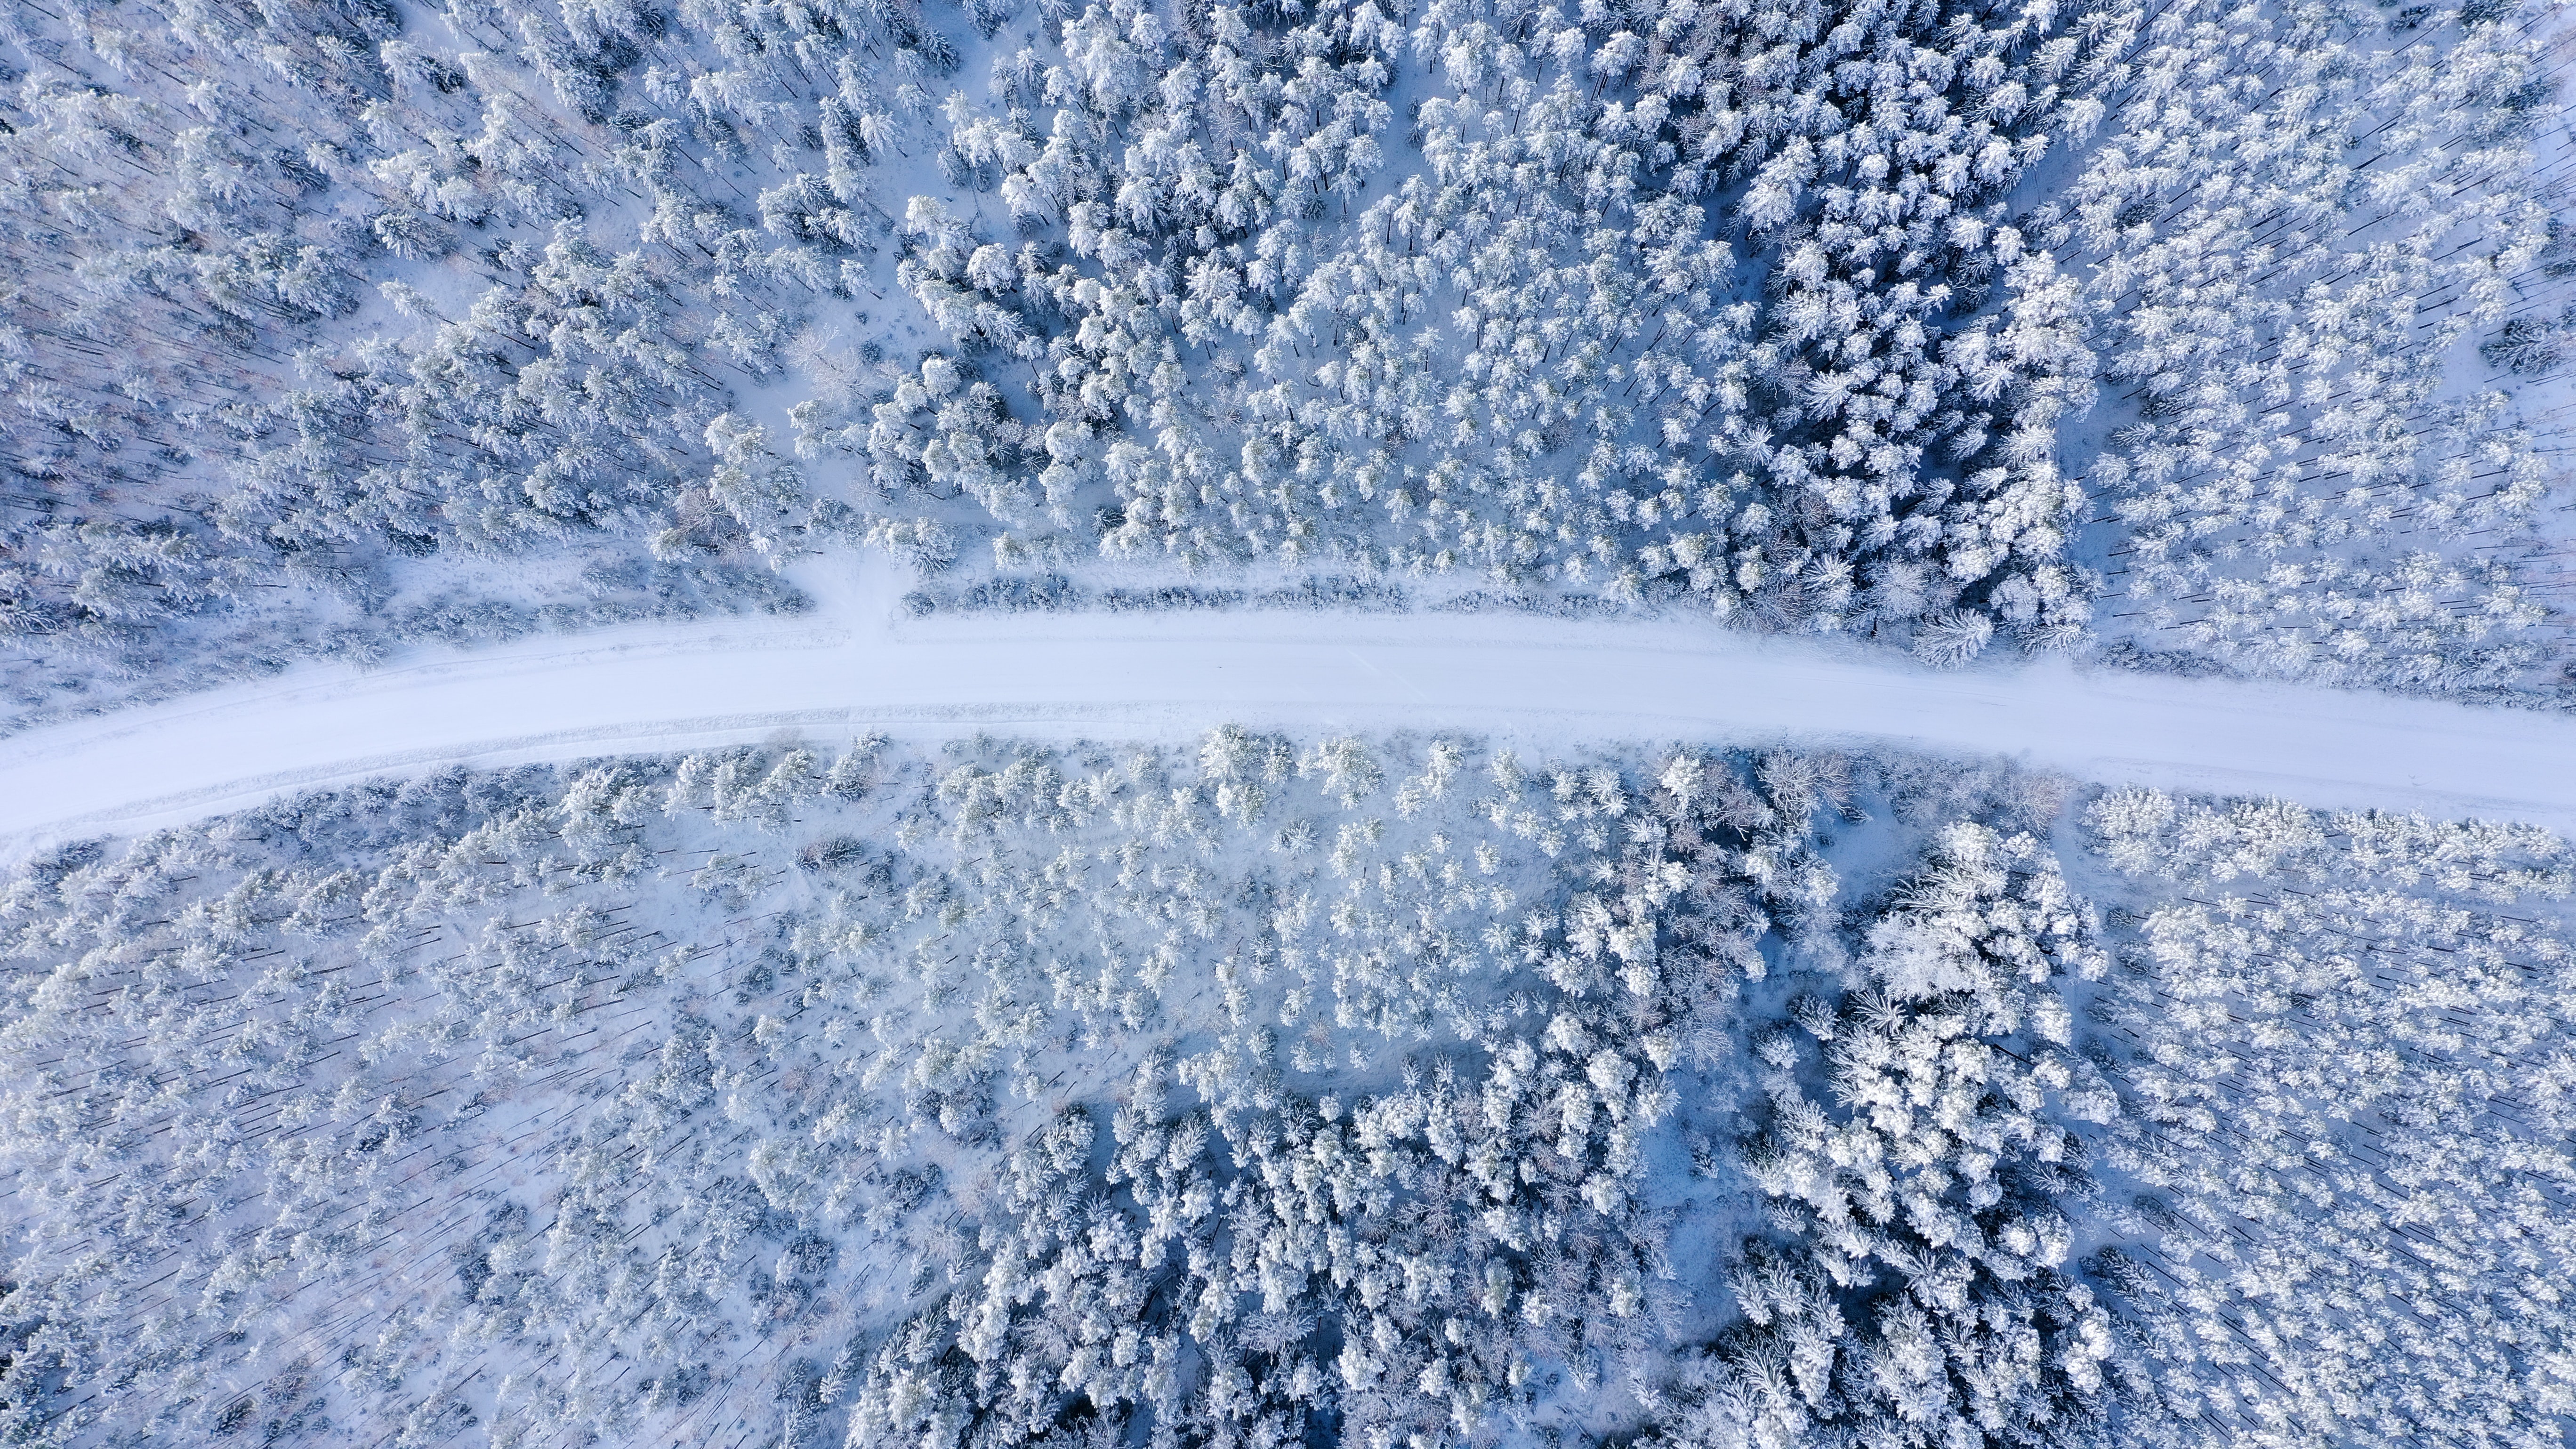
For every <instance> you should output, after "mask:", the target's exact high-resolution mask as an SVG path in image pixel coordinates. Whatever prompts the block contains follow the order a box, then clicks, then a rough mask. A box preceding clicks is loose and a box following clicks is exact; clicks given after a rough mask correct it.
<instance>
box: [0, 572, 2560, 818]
mask: <svg viewBox="0 0 2576 1449" xmlns="http://www.w3.org/2000/svg"><path fill="white" fill-rule="evenodd" d="M868 567H869V569H870V570H871V576H869V577H868V578H866V580H865V581H864V583H863V584H862V585H861V586H857V587H853V588H848V589H845V590H843V591H842V592H841V595H840V596H839V597H827V599H826V605H825V607H824V609H823V610H822V611H821V612H820V613H819V614H818V615H815V616H808V617H806V618H803V619H798V620H793V621H757V622H725V623H717V624H700V625H692V626H683V627H676V628H674V627H667V626H655V627H638V628H631V629H623V630H614V631H609V632H607V633H604V634H599V635H588V636H583V637H581V638H577V639H562V638H553V637H547V638H538V639H529V640H522V641H519V642H517V643H515V644H511V645H505V646H500V647H494V648H488V649H481V650H474V651H463V652H459V651H437V652H432V651H420V652H416V653H415V654H413V655H410V656H406V657H403V658H399V659H397V660H395V661H392V662H391V663H390V664H389V665H388V666H385V667H379V668H375V669H371V670H363V671H362V670H357V669H352V668H349V667H347V666H337V665H333V666H318V665H317V666H309V667H305V668H300V669H296V670H292V671H289V672H287V673H285V674H282V675H279V676H277V677H275V678H272V679H269V680H265V681H262V682H259V683H257V684H251V685H244V686H237V687H230V688H226V689H222V690H217V691H210V692H208V693H204V694H200V695H195V696H190V697H187V698H183V699H178V700H173V701H170V702H167V703H164V704H159V705H153V706H147V707H143V708H138V709H131V710H124V711H119V712H117V713H113V714H109V715H104V716H101V717H98V718H95V719H86V720H78V721H73V722H70V723H66V724H62V725H57V726H53V727H49V728H45V729H41V730H34V731H29V732H27V733H25V734H22V735H19V736H17V737H15V738H12V739H9V740H7V741H5V742H0V849H5V850H6V851H7V852H8V853H10V854H16V853H18V852H21V851H23V850H26V849H29V848H32V847H36V846H40V845H42V844H44V843H46V842H48V841H51V840H58V839H63V838H67V837H72V836H77V835H92V834H107V833H127V832H131V831H135V830H141V829H148V828H151V827H154V826H158V825H165V824H171V823H175V822H178V821H181V820H185V819H188V818H192V817H195V816H199V815H203V814H207V813H210V812H213V811H217V810H223V809H230V808H235V807H238V806H242V805H245V804H249V803H252V802H254V801H257V800H260V799H264V798H267V797H270V796H273V795H275V794H278V793H281V792H285V791H291V790H295V789H300V788H306V787H311V786H317V785H326V784H333V783H339V782H344V781H349V780H354V779H359V778H363V777H366V776H370V775H377V774H383V773H388V772H396V771H407V770H416V769H420V768H423V767H428V766H433V765H438V764H444V763H449V762H467V763H473V764H480V765H491V764H502V763H511V762H518V761H527V760H565V759H578V758H583V757H588V756H596V755H605V754H615V753H629V752H638V751H661V750H675V749H686V748H697V747H703V746H706V745H710V744H717V743H728V742H740V741H752V740H760V739H764V738H771V737H775V736H777V735H779V734H780V733H781V732H783V731H784V732H794V733H797V734H801V735H803V736H805V737H807V738H811V739H815V740H817V741H829V740H831V739H834V738H836V737H840V736H845V735H847V734H849V733H852V732H854V731H857V730H862V729H880V730H884V731H886V732H888V733H894V734H918V735H947V734H953V733H955V732H957V731H959V730H960V729H975V728H990V729H994V730H996V731H1009V732H1013V733H1023V734H1026V733H1034V734H1040V735H1044V736H1048V737H1067V736H1088V737H1093V738H1135V737H1157V738H1177V737H1185V736H1187V735H1189V734H1193V733H1195V732H1197V731H1199V730H1202V729H1205V728H1207V727H1208V726H1210V725H1213V724H1216V723H1221V722H1224V721H1228V720H1234V721H1240V722H1244V723H1257V724H1272V725H1284V726H1293V727H1298V728H1303V729H1329V728H1371V729H1384V728H1398V727H1401V728H1414V729H1423V730H1431V729H1444V728H1446V729H1461V730H1468V731H1473V732H1475V733H1478V734H1482V735H1485V736H1488V737H1492V738H1495V739H1497V740H1500V741H1504V742H1510V743H1515V744H1519V745H1523V746H1525V747H1528V748H1532V749H1539V750H1545V749H1549V748H1552V747H1557V746H1561V745H1564V744H1568V743H1571V742H1572V741H1575V740H1578V739H1599V738H1624V739H1641V740H1649V741H1660V740H1682V739H1688V740H1696V741H1703V742H1710V743H1761V742H1767V741H1773V740H1783V739H1800V740H1807V741H1833V742H1838V743H1848V744H1894V745H1901V746H1909V747H1914V748H1919V749H1925V750H1931V751H1936V752H1944V753H1953V754H1956V753H1971V754H1979V755H2001V756H2008V757H2013V758H2017V759H2020V760H2023V761H2025V762H2027V763H2030V764H2034V765H2039V766H2043V767H2047V768H2053V769H2059V770H2063V771H2066V772H2069V773H2072V774H2076V775H2080V776H2083V777H2086V778H2090V779H2098V780H2105V781H2118V782H2126V781H2137V782H2144V783H2152V784H2159V785H2166V786H2173V787H2183V788H2191V789H2205V790H2218V791H2228V792H2245V793H2267V794H2276V795H2281V796H2285V797H2288V798H2291V799H2296V800H2301V801H2304V802H2306V803H2310V804H2315V805H2322V806H2354V805H2375V806H2381V807H2387V808H2406V809H2424V810H2429V811H2437V812H2445V813H2451V814H2478V815H2486V816H2491V817H2511V818H2517V819H2525V820H2530V821H2533V822H2535V823H2539V824H2544V825H2548V826H2551V827H2553V828H2556V829H2559V830H2561V831H2568V832H2571V833H2576V720H2571V719H2568V718H2565V717H2560V716H2554V715H2544V714H2537V713H2526V712H2519V711H2510V710H2499V709H2491V708H2482V707H2473V706H2463V705H2451V704H2438V703H2432V702H2427V701H2420V700H2404V699H2394V698H2389V697H2385V696H2380V695H2373V694H2367V693H2355V692H2346V691H2333V690H2321V689H2306V688H2297V687H2290V686H2281V685H2254V684H2239V683H2227V682H2218V681H2208V680H2186V679H2178V678H2170V677H2165V676H2157V675H2140V674H2131V673H2121V672H2109V671H2079V670H2077V669H2075V668H2073V667H2071V666H2069V665H2066V664H2064V663H2062V662H2053V661H2052V662H2040V663H2027V662H2022V661H2018V660H1997V661H1993V662H1992V663H1991V664H1989V665H1988V666H1986V667H1979V668H1970V669H1967V670H1960V671H1949V672H1942V671H1934V670H1930V669H1926V668H1922V667H1919V666H1917V665H1914V664H1912V663H1910V662H1908V661H1905V660H1903V659H1901V658H1898V657H1895V656H1892V655H1890V654H1888V653H1886V652H1884V651H1878V650H1865V649H1861V648H1857V647H1851V646H1835V645H1831V644H1818V643H1813V642H1801V641H1787V640H1776V639H1756V638H1748V637H1744V636H1738V635H1730V634H1724V633H1720V632H1719V631H1717V630H1715V629H1713V628H1710V627H1708V626H1706V625H1694V624H1692V623H1689V622H1686V621H1648V622H1620V621H1583V622H1576V621H1566V620H1556V619H1543V618H1529V617H1519V616H1501V615H1492V614H1484V615H1472V616H1450V615H1439V614H1375V615H1353V614H1329V613H1311V612H1277V613H1210V614H1078V613H1063V614H1030V615H978V616H965V617H957V618H932V619H926V620H905V619H900V618H898V617H897V611H896V610H895V608H894V605H893V595H894V592H895V585H894V581H893V580H892V579H891V577H890V576H888V574H887V571H886V570H885V568H884V566H883V565H882V564H881V563H873V562H872V563H871V564H870V565H869V566H868Z"/></svg>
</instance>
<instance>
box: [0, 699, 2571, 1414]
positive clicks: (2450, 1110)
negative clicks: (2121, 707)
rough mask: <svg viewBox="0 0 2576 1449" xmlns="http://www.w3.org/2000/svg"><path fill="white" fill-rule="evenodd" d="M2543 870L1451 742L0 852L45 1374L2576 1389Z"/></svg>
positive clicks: (2228, 1396) (482, 781)
mask: <svg viewBox="0 0 2576 1449" xmlns="http://www.w3.org/2000/svg"><path fill="white" fill-rule="evenodd" d="M2571 884H2576V861H2571V859H2570V852H2569V850H2568V848H2567V847H2566V846H2565V844H2564V843H2563V842H2562V841H2561V840H2559V839H2558V838H2557V837H2554V836H2551V835H2549V834H2547V833H2545V832H2540V831H2536V830H2529V829H2523V828H2517V827H2508V826H2500V825H2491V824H2481V823H2476V822H2449V821H2438V820H2431V819H2426V818H2423V817H2414V816H2396V815H2386V814H2370V813H2339V814H2329V813H2323V812H2315V811H2310V810H2306V809H2303V808H2300V807H2296V806H2291V805H2286V804H2282V803H2280V802H2271V801H2257V800H2244V801H2226V800H2211V799H2200V798H2193V797H2188V796H2171V795H2166V794H2161V793H2156V792H2152V791H2145V790H2136V789H2127V790H2111V791H2104V790H2100V789H2096V788H2091V787H2083V786H2079V785H2076V784H2074V783H2073V782H2069V781H2065V780H2062V779H2057V778H2053V777H2046V776H2038V775H2032V774H2027V773H2022V772H2018V771H2015V770H2013V769H2011V768H2009V767H2005V766H2000V765H1978V764H1975V763H1973V762H1961V761H1956V760H1933V759H1923V758H1915V757H1905V756H1897V755H1887V756H1881V757H1860V756H1852V755H1838V754H1831V753H1823V752H1815V751H1807V752H1792V751H1786V750H1781V751H1771V752H1765V753H1760V754H1745V753H1741V752H1734V753H1729V752H1720V751H1713V750H1704V749H1695V748H1689V747H1672V748H1664V749H1656V750H1647V749H1621V750H1612V749H1600V750H1594V751H1591V752H1585V753H1578V754H1576V755H1573V756H1570V757H1566V758H1540V757H1537V756H1535V755H1530V756H1523V755H1520V754H1516V753H1515V752H1514V751H1513V750H1511V749H1509V748H1505V747H1502V746H1499V745H1495V744H1492V743H1490V742H1485V741H1480V740H1477V739H1474V738H1469V737H1464V736H1439V735H1435V736H1392V737H1390V736H1372V737H1337V736H1312V737H1296V738H1291V737H1285V736H1278V735H1271V734H1264V733H1261V732H1258V731H1252V730H1246V729H1241V728H1226V729H1221V730H1218V731H1215V732H1213V733H1211V734H1209V735H1208V736H1206V737H1205V738H1204V739H1203V740H1201V741H1198V742H1197V743H1196V744H1195V745H1194V746H1193V747H1186V748H1176V747H1173V746H1168V745H1121V744H1114V743H1103V744H1098V745H1044V744H1038V743H1032V742H1021V741H1012V740H1003V739H990V738H976V739H971V740H958V741H955V742H952V743H949V744H946V745H909V744H900V743H888V742H886V741H884V740H881V739H877V738H873V737H861V738H857V739H852V740H846V741H838V742H833V743H831V744H828V745H827V744H810V743H804V742H799V741H794V740H787V739H781V740H779V741H776V742H774V743H772V744H771V745H769V746H767V747H763V748H748V747H746V748H741V749H735V750H729V751H722V752H717V753H710V754H701V755H694V756H689V757H686V758H678V759H669V758H663V759H624V760H611V761H603V762H595V763H590V764H584V765H579V766H572V767H564V768H560V769H558V768H555V767H544V766H531V767H525V768H522V769H519V770H515V771H503V772H485V773H474V772H468V771H464V770H452V771H449V772H447V773H444V774H436V775H429V776H423V777H416V778H412V779H409V780H401V781H386V782H384V783H381V784H378V785H371V786H367V787H362V788H357V789H352V790H348V791H344V792H340V793H336V794H317V795H307V796H303V797H299V798H294V799H288V800H283V801H280V802H278V803H275V804H271V805H268V806H264V807H261V808H259V809H255V810H251V811H247V812H242V813H237V814H233V815H228V816H224V817H220V818H216V819H211V820H207V821H205V822H203V823H200V824H196V825H191V826H189V827H187V828H184V829H177V830H171V831H165V832H162V833H159V834H155V835H151V836H148V837H143V838H139V839H132V840H126V841H119V842H101V843H92V844H86V845H79V846H72V847H66V848H61V849H58V850H56V851H54V852H52V853H50V854H49V855H47V856H45V857H43V858H41V859H38V860H36V861H33V862H31V863H28V864H26V865H24V866H23V867H21V868H20V869H18V871H17V872H16V873H15V874H14V875H13V876H11V877H10V878H9V880H8V882H7V884H6V887H5V895H0V927H5V931H6V940H7V948H6V958H7V966H6V974H5V977H0V983H5V984H0V991H5V1004H4V1005H0V1064H5V1065H4V1066H0V1110H5V1112H6V1113H7V1126H6V1131H5V1133H0V1152H5V1156H6V1161H5V1164H0V1171H5V1172H6V1173H7V1174H8V1180H9V1184H10V1193H11V1197H10V1201H11V1203H12V1214H11V1223H12V1227H13V1230H14V1231H15V1233H16V1234H17V1238H16V1239H15V1241H14V1242H13V1246H12V1249H11V1254H10V1259H9V1261H8V1264H7V1268H6V1292H5V1295H4V1296H0V1333H5V1335H6V1340H7V1348H6V1365H5V1368H0V1414H5V1416H6V1419H5V1422H6V1425H7V1430H6V1432H7V1434H8V1437H9V1439H10V1442H13V1443H35V1444H62V1445H73V1444H106V1443H118V1444H153V1443H199V1442H205V1443H230V1442H244V1443H250V1442H257V1443H272V1444H352V1445H358V1444H365V1445H379V1444H403V1445H433V1444H441V1443H447V1442H450V1441H457V1442H473V1443H480V1442H485V1441H486V1440H488V1441H489V1442H492V1443H495V1444H510V1445H538V1444H556V1443H617V1444H637V1445H648V1444H670V1445H681V1444H710V1445H726V1446H739V1445H762V1446H766V1445H787V1446H799V1445H809V1444H820V1443H830V1442H835V1441H838V1442H841V1443H845V1444H847V1445H850V1446H855V1449H873V1446H880V1445H885V1446H891V1445H897V1444H903V1445H912V1444H921V1445H930V1446H949V1449H955V1446H968V1445H972V1446H987V1445H994V1446H998V1445H1008V1444H1021V1443H1052V1444H1065V1445H1072V1444H1084V1445H1099V1446H1106V1445H1116V1444H1128V1443H1151V1444H1158V1445H1160V1444H1170V1445H1178V1444H1236V1445H1247V1446H1249V1445H1272V1446H1277V1445H1290V1444H1299V1443H1317V1442H1325V1443H1348V1444H1353V1445H1370V1446H1380V1449H1391V1446H1396V1445H1404V1446H1407V1449H1424V1446H1430V1445H1435V1444H1438V1445H1448V1444H1459V1445H1468V1444H1475V1445H1484V1444H1498V1443H1515V1444H1519V1443H1531V1442H1544V1443H1549V1444H1561V1443H1563V1442H1566V1436H1569V1435H1571V1436H1575V1437H1577V1438H1580V1439H1582V1440H1584V1441H1585V1442H1596V1441H1601V1440H1605V1439H1611V1438H1619V1439H1623V1440H1626V1441H1632V1442H1636V1443H1639V1444H1642V1445H1656V1446H1668V1449H1684V1446H1703V1445H1704V1446H1711V1449H1716V1446H1727V1449H1733V1446H1740V1445H1763V1446H1788V1445H1803V1444H1819V1445H1823V1444H1836V1445H1843V1444H1848V1445H2006V1444H2013V1445H2027V1444H2040V1445H2079V1444H2082V1445H2092V1444H2113V1443H2118V1444H2173V1445H2184V1444H2190V1445H2202V1444H2207V1445H2220V1444H2226V1445H2247V1444H2280V1445H2290V1444H2300V1445H2307V1444H2351V1445H2361V1444H2370V1445H2383V1444H2384V1445H2410V1446H2411V1445H2426V1444H2458V1445H2481V1446H2483V1445H2498V1446H2505V1445H2514V1446H2521V1445H2536V1444H2544V1443H2556V1442H2558V1441H2559V1435H2560V1425H2561V1424H2562V1423H2563V1422H2564V1421H2563V1418H2562V1417H2561V1416H2563V1415H2564V1414H2566V1413H2567V1412H2569V1410H2570V1408H2571V1406H2576V1343H2571V1336H2570V1325H2569V1321H2568V1319H2567V1317H2566V1315H2565V1312H2564V1309H2563V1304H2562V1300H2563V1297H2564V1294H2563V1284H2564V1282H2565V1280H2566V1277H2567V1275H2568V1272H2569V1270H2570V1267H2571V1264H2570V1261H2569V1254H2570V1252H2571V1247H2570V1244H2571V1237H2570V1233H2571V1229H2576V1217H2571V1215H2570V1213H2569V1211H2568V1208H2567V1202H2568V1194H2569V1193H2570V1192H2571V1191H2576V1166H2571V1164H2570V1162H2569V1160H2568V1158H2567V1155H2566V1143H2567V1140H2568V1136H2569V1133H2570V1130H2571V1127H2576V1117H2571V1113H2576V1089H2571V1079H2570V1077H2569V1072H2570V1070H2571V1063H2576V1056H2571V1053H2570V1050H2569V1048H2570V1042H2571V1037H2570V1030H2571V1026H2576V1021H2571V1013H2576V981H2571V971H2576V961H2571V955H2570V952H2569V948H2568V940H2569V935H2568V924H2569V923H2568V920H2567V907H2566V900H2567V897H2568V894H2569V890H2570V886H2571ZM234 1436H238V1437H234Z"/></svg>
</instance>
